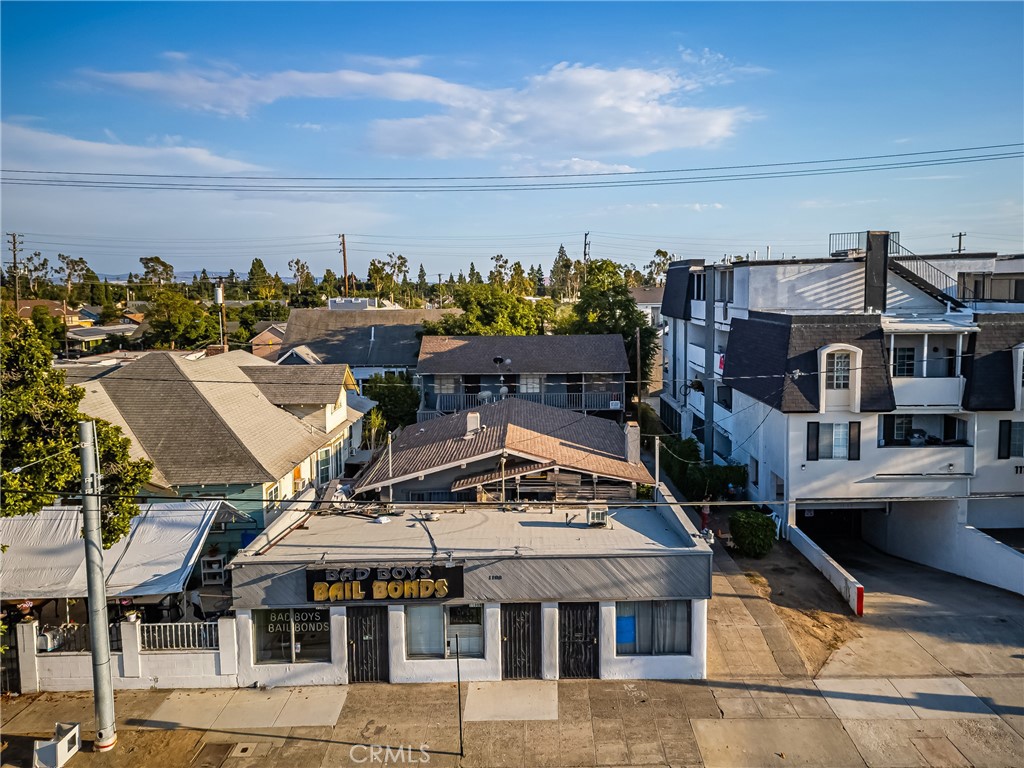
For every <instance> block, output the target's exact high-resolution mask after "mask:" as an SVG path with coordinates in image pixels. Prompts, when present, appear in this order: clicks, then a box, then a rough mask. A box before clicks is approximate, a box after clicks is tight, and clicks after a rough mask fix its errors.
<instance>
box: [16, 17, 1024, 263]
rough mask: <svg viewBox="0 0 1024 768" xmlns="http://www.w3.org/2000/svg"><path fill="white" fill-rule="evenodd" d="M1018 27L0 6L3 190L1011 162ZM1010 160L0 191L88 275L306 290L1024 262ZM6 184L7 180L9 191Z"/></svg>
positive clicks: (30, 235) (1021, 200) (24, 223)
mask: <svg viewBox="0 0 1024 768" xmlns="http://www.w3.org/2000/svg"><path fill="white" fill-rule="evenodd" d="M1022 9H1024V4H1021V3H988V4H986V3H964V4H960V3H908V4H900V3H853V4H841V3H820V4H819V3H796V4H782V3H754V4H747V3H713V4H700V3H652V4H640V3H630V4H617V3H598V4H590V3H564V4H555V3H515V4H498V3H488V4H475V3H453V4H439V3H416V4H401V3H367V4H335V3H310V4H302V3H286V4H275V3H222V4H205V3H166V4H164V3H112V4H102V3H73V4H56V3H11V2H4V3H3V4H2V7H0V10H2V41H0V42H2V54H0V55H2V101H0V110H2V119H3V126H2V127H3V133H2V137H0V151H2V159H3V167H4V168H5V169H8V170H9V169H21V170H26V169H27V170H48V171H78V172H102V173H130V174H194V175H211V176H239V175H242V176H290V177H316V176H345V177H411V176H436V177H449V176H490V175H511V176H515V175H525V174H552V173H555V174H557V173H577V172H595V171H598V172H600V171H657V170H664V169H690V168H699V167H711V166H715V167H717V166H734V165H746V164H758V163H778V162H792V161H804V160H824V159H831V158H845V157H857V156H868V155H887V154H894V153H904V152H928V151H932V150H946V149H954V148H961V147H975V146H986V145H996V144H1007V143H1013V142H1020V141H1022V137H1024V74H1022V73H1024V44H1022V40H1024V12H1022ZM1022 167H1024V166H1022V161H1021V159H1020V158H1015V159H1010V160H1000V161H995V162H984V163H973V164H954V165H944V166H935V167H924V168H913V169H900V170H885V171H881V172H876V173H864V174H859V173H858V174H841V175H822V176H811V177H799V178H787V179H772V180H747V181H729V182H718V183H704V184H680V185H664V186H647V187H633V188H601V189H574V190H534V191H523V190H515V191H497V192H482V191H470V192H458V193H457V192H444V193H442V192H418V193H411V192H402V193H382V192H359V193H349V192H346V193H337V192H324V191H315V192H283V191H281V190H274V191H262V192H256V191H237V190H235V191H226V192H212V191H206V190H204V191H181V190H146V191H139V190H112V189H102V190H100V189H93V188H69V187H48V186H15V185H10V184H5V185H4V186H3V200H2V202H3V206H2V219H3V222H2V223H3V227H4V229H5V231H17V232H21V233H25V234H26V238H25V240H26V247H27V248H28V249H29V250H41V251H43V252H44V253H46V254H49V255H51V260H53V259H52V256H54V255H55V254H56V253H57V252H58V251H63V252H66V253H67V252H70V253H72V254H74V255H79V256H85V257H86V258H87V259H88V260H89V261H90V263H91V264H92V266H93V267H94V268H95V269H96V270H97V271H99V272H101V273H102V272H109V273H116V272H125V271H127V270H129V269H133V270H137V269H138V257H139V256H143V255H150V254H158V255H161V256H164V257H165V258H167V259H168V260H169V261H171V263H173V264H174V265H175V266H176V267H177V268H178V271H179V273H186V274H187V273H190V272H192V271H197V270H198V269H200V268H201V267H203V266H206V267H207V268H209V269H211V270H217V271H221V270H227V269H228V268H231V267H233V268H235V269H237V270H240V271H244V270H245V269H246V268H247V267H248V265H249V261H250V260H251V258H252V257H253V256H260V257H262V258H263V259H264V261H265V263H266V264H267V266H268V267H269V268H271V269H272V270H273V269H278V270H280V271H281V272H282V273H285V272H286V271H287V261H288V260H289V258H291V257H294V256H299V257H300V258H303V259H305V260H307V261H308V262H309V263H310V265H311V267H312V268H313V270H314V271H315V272H317V273H321V272H322V271H323V269H324V268H326V267H331V268H333V269H335V270H336V271H338V270H339V267H340V259H339V256H338V253H337V240H336V235H337V233H339V232H345V233H346V234H347V235H348V242H349V246H350V247H349V256H350V259H349V261H350V268H351V269H352V270H353V271H356V272H358V273H363V274H365V268H366V263H367V262H368V260H369V259H370V258H373V257H382V256H384V255H386V254H387V253H388V252H389V251H397V252H401V253H404V254H405V255H406V256H407V258H408V259H409V260H410V262H411V263H412V265H413V268H414V270H415V268H416V267H417V266H418V265H419V263H423V264H424V265H425V266H426V268H427V271H428V272H430V273H432V274H436V273H437V272H443V273H444V274H445V275H446V276H447V273H448V272H456V273H457V272H458V271H459V270H460V269H462V270H465V269H467V268H468V265H469V262H470V261H474V262H475V263H476V265H477V267H478V268H484V266H485V265H486V263H487V261H488V259H489V258H490V257H491V256H493V255H494V254H495V253H498V252H501V253H503V254H504V255H505V256H507V257H509V258H510V259H512V260H515V259H520V260H522V261H524V262H527V263H542V264H543V265H544V266H545V268H547V267H548V266H549V265H550V262H551V259H552V258H553V256H554V254H555V252H556V251H557V249H558V245H559V243H561V242H564V243H565V245H566V248H567V250H568V251H569V252H570V254H575V255H578V254H579V253H580V252H581V250H582V243H583V233H584V232H588V231H589V232H590V233H591V241H592V247H591V255H592V256H594V257H610V258H614V259H616V260H618V261H621V262H624V263H628V262H635V263H637V264H642V263H644V262H646V261H647V260H649V258H650V256H651V254H652V253H653V251H654V250H655V249H656V248H659V247H663V248H666V249H668V250H669V251H671V252H673V253H675V254H677V256H679V257H685V258H693V257H707V258H719V257H721V256H722V255H723V254H725V253H752V252H753V251H754V250H755V249H758V250H759V251H760V252H761V253H763V249H764V247H765V246H766V245H771V247H772V254H773V255H782V254H783V253H785V254H786V255H787V256H820V255H825V251H826V250H827V242H828V234H829V233H830V232H842V231H857V230H864V229H886V228H887V229H893V230H899V231H900V232H901V233H902V242H903V244H904V245H905V246H907V247H909V248H910V249H911V250H913V251H915V252H917V253H931V252H946V251H948V250H949V249H950V248H951V247H952V246H953V245H954V242H953V241H952V239H951V237H950V236H951V235H952V234H953V233H955V232H959V231H965V232H967V233H968V237H967V240H966V245H967V246H968V248H970V249H972V250H989V251H1000V252H1020V251H1021V250H1024V170H1022ZM5 176H6V177H7V178H9V177H10V174H6V175H5Z"/></svg>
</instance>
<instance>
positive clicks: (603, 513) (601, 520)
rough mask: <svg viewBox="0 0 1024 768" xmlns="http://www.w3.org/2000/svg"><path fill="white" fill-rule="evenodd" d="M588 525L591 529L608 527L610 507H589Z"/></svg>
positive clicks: (599, 505) (593, 505)
mask: <svg viewBox="0 0 1024 768" xmlns="http://www.w3.org/2000/svg"><path fill="white" fill-rule="evenodd" d="M587 525H589V526H590V527H591V528H607V527H608V507H607V505H605V504H588V505H587Z"/></svg>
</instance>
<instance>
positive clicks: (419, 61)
mask: <svg viewBox="0 0 1024 768" xmlns="http://www.w3.org/2000/svg"><path fill="white" fill-rule="evenodd" d="M345 60H346V61H348V62H349V63H350V64H352V65H353V66H363V67H371V68H374V69H419V68H420V67H422V66H423V62H424V61H425V57H423V56H401V57H397V58H391V57H389V56H371V55H368V54H361V53H350V54H349V55H347V56H346V57H345Z"/></svg>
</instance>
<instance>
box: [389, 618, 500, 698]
mask: <svg viewBox="0 0 1024 768" xmlns="http://www.w3.org/2000/svg"><path fill="white" fill-rule="evenodd" d="M388 645H389V647H388V659H389V662H390V664H391V682H392V683H453V682H455V680H456V679H457V676H456V664H455V649H454V648H452V649H451V651H450V653H451V656H450V657H449V658H446V659H410V658H407V657H406V652H405V648H406V643H405V606H404V605H389V606H388ZM460 666H461V673H462V679H463V680H476V681H480V680H501V606H500V605H499V604H498V603H485V604H484V657H483V658H482V659H472V658H462V659H461V661H460Z"/></svg>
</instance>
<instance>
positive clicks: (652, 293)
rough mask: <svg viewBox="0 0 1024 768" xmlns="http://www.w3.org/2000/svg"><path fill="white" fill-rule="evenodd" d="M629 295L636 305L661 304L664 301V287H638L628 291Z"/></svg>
mask: <svg viewBox="0 0 1024 768" xmlns="http://www.w3.org/2000/svg"><path fill="white" fill-rule="evenodd" d="M629 295H630V296H632V297H633V300H634V301H635V302H636V303H637V304H661V302H662V301H664V299H665V286H663V285H638V286H637V287H635V288H630V289H629Z"/></svg>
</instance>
